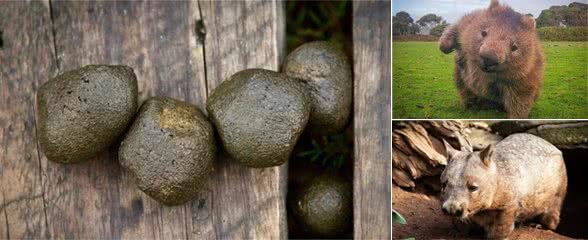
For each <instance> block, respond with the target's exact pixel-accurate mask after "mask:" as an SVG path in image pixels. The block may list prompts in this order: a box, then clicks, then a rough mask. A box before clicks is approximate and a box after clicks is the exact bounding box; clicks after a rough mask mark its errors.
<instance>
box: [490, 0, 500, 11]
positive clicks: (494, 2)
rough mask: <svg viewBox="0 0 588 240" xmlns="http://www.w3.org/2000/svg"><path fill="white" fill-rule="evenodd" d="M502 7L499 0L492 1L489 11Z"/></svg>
mask: <svg viewBox="0 0 588 240" xmlns="http://www.w3.org/2000/svg"><path fill="white" fill-rule="evenodd" d="M498 6H500V3H498V0H492V1H490V7H488V9H493V8H496V7H498Z"/></svg>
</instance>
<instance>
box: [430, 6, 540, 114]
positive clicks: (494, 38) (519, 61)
mask: <svg viewBox="0 0 588 240" xmlns="http://www.w3.org/2000/svg"><path fill="white" fill-rule="evenodd" d="M439 45H440V46H439V47H440V49H441V51H442V52H444V53H450V52H452V51H453V50H456V54H455V74H454V75H455V83H456V86H457V88H458V90H459V93H460V96H461V100H462V102H463V104H464V105H465V106H466V107H468V108H469V107H476V108H477V107H480V106H484V105H498V106H501V107H503V108H504V109H505V110H506V112H507V113H508V117H509V118H527V117H528V115H529V111H530V110H531V107H532V106H533V104H534V103H535V100H536V99H537V97H538V96H539V91H540V89H541V85H542V83H543V50H542V49H541V45H540V43H539V38H538V37H537V34H536V32H535V20H534V19H533V17H530V16H526V15H522V14H520V13H518V12H515V11H514V10H512V9H511V8H510V7H508V6H504V5H500V4H499V3H498V1H497V0H492V3H491V4H490V7H489V8H488V9H484V10H479V11H475V12H472V13H470V14H468V15H465V16H464V17H463V18H462V19H461V20H459V21H458V22H457V23H456V24H454V25H451V26H449V27H448V28H447V29H446V30H445V32H444V33H443V35H442V36H441V38H439Z"/></svg>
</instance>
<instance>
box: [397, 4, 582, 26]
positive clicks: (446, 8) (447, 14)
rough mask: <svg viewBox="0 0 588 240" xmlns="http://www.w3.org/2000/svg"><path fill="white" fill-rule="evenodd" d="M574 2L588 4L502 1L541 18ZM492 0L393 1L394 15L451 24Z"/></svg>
mask: <svg viewBox="0 0 588 240" xmlns="http://www.w3.org/2000/svg"><path fill="white" fill-rule="evenodd" d="M572 2H581V3H588V0H516V1H500V3H506V4H507V5H509V6H511V7H512V8H513V9H514V10H515V11H517V12H520V13H523V14H527V13H531V14H533V16H534V17H535V18H537V17H539V14H540V13H541V10H543V9H547V8H549V7H550V6H554V5H558V6H559V5H568V4H570V3H572ZM488 5H490V0H394V1H392V15H396V13H397V12H400V11H405V12H408V14H410V16H411V17H412V19H414V21H415V22H416V21H417V20H419V18H421V17H422V16H424V15H425V14H428V13H434V14H436V15H437V16H441V17H443V19H445V20H447V22H449V23H454V22H456V21H457V20H459V18H460V17H462V16H463V15H464V14H466V13H468V12H471V11H472V10H475V9H481V8H487V7H488Z"/></svg>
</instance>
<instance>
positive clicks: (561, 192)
mask: <svg viewBox="0 0 588 240" xmlns="http://www.w3.org/2000/svg"><path fill="white" fill-rule="evenodd" d="M445 145H446V148H447V155H448V159H449V162H448V163H447V167H446V168H445V170H444V171H443V173H442V174H441V183H442V186H443V187H442V190H441V191H442V193H441V201H442V208H443V212H445V213H446V214H449V215H452V216H456V217H460V218H461V219H462V220H471V221H473V222H475V223H477V224H479V225H480V226H481V227H483V228H484V230H485V231H486V234H487V237H488V238H498V239H503V238H507V237H508V235H509V234H510V233H511V232H512V230H513V229H514V224H515V222H523V221H526V220H531V219H534V218H536V219H538V220H539V223H541V224H542V225H543V226H544V227H547V228H549V229H551V230H555V228H556V227H557V225H558V224H559V214H560V210H561V205H562V202H563V199H564V197H565V194H566V187H567V183H568V180H567V174H566V168H565V165H564V162H563V157H562V153H561V151H559V150H558V149H557V148H555V147H554V146H553V145H552V144H551V143H549V142H547V141H545V140H543V139H541V138H539V137H536V136H534V135H531V134H526V133H520V134H513V135H510V136H509V137H507V138H505V139H504V140H502V141H500V142H499V143H497V144H496V146H494V145H489V146H487V147H486V148H484V149H483V150H482V151H480V152H473V151H472V150H471V148H469V149H462V150H461V151H458V150H455V149H453V148H452V147H451V146H450V145H449V144H447V142H445Z"/></svg>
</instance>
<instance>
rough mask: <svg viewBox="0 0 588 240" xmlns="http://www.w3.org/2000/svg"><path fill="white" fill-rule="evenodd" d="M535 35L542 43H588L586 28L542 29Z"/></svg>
mask: <svg viewBox="0 0 588 240" xmlns="http://www.w3.org/2000/svg"><path fill="white" fill-rule="evenodd" d="M537 33H538V34H539V38H540V39H541V40H542V41H588V27H566V28H560V27H542V28H538V29H537Z"/></svg>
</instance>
